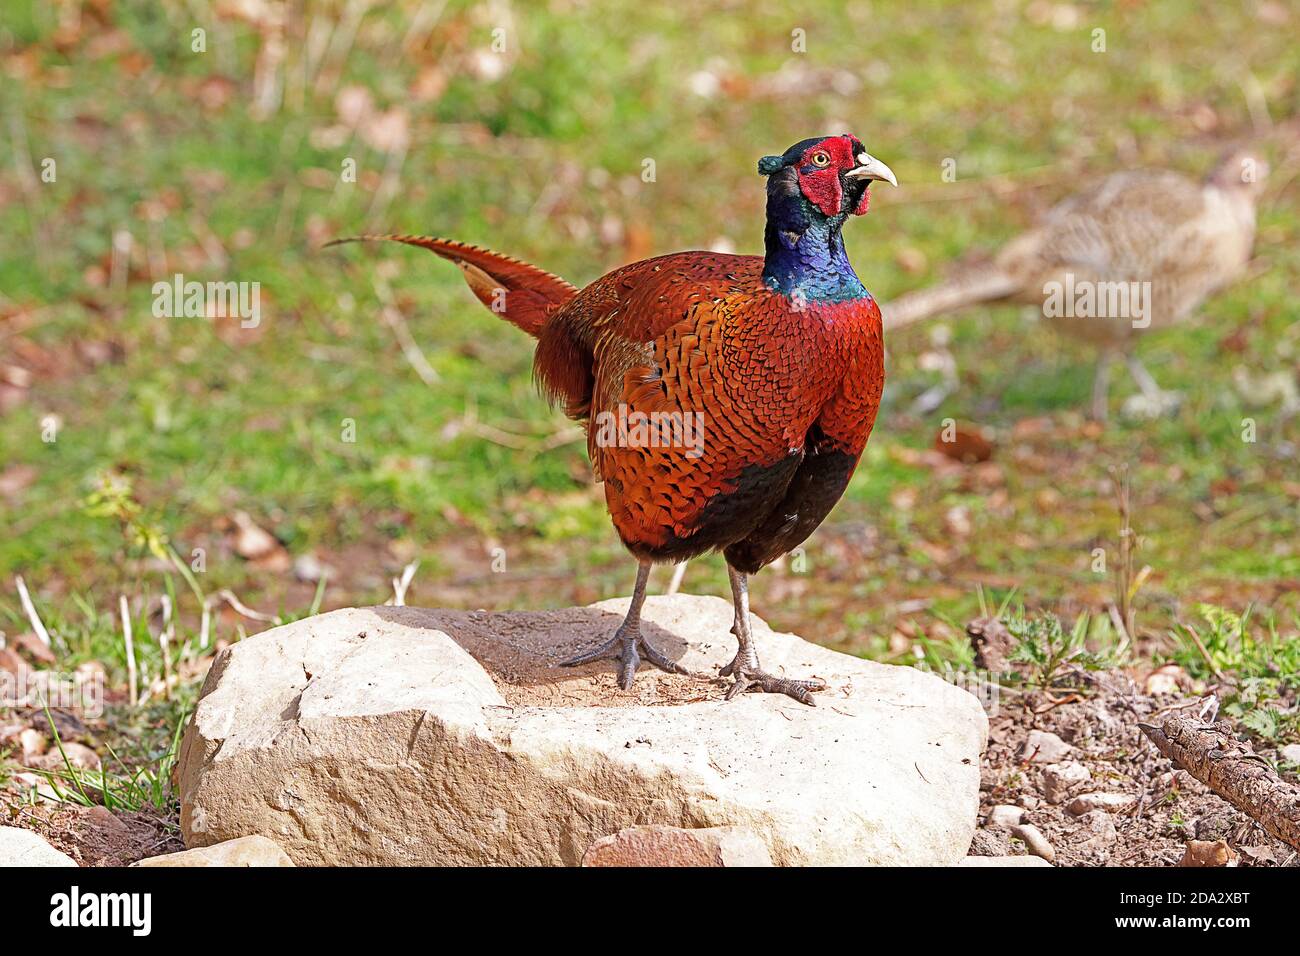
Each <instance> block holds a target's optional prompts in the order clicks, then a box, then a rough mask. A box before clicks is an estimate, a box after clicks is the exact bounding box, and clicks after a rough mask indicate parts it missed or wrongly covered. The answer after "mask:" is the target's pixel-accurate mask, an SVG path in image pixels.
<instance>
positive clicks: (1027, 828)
mask: <svg viewBox="0 0 1300 956" xmlns="http://www.w3.org/2000/svg"><path fill="white" fill-rule="evenodd" d="M1011 835H1012V836H1013V837H1016V838H1017V839H1018V840H1021V841H1023V842H1024V844H1025V849H1027V850H1028V851H1029V852H1030V853H1032V854H1033V855H1034V856H1038V857H1042V858H1043V859H1044V860H1046V861H1047V862H1048V863H1051V862H1052V861H1053V860H1055V859H1056V850H1055V849H1053V848H1052V844H1050V843H1048V842H1047V837H1045V836H1043V833H1042V831H1041V830H1039V829H1038V827H1036V826H1033V825H1031V824H1028V823H1022V824H1020V825H1019V826H1015V827H1012V828H1011Z"/></svg>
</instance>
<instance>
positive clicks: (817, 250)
mask: <svg viewBox="0 0 1300 956" xmlns="http://www.w3.org/2000/svg"><path fill="white" fill-rule="evenodd" d="M758 171H759V172H760V173H762V174H763V175H764V176H766V177H767V234H766V237H765V238H766V247H767V254H766V257H765V264H764V270H763V277H764V280H765V281H766V282H767V284H768V285H769V286H770V287H772V288H774V289H776V290H777V291H780V292H783V293H785V294H787V295H793V294H800V295H802V296H804V297H806V298H817V299H832V300H838V299H845V298H857V297H860V296H862V295H865V294H866V290H865V289H864V288H862V284H861V283H860V282H859V281H858V277H857V276H856V275H854V273H853V269H852V267H851V266H849V262H848V258H847V257H846V256H845V253H844V242H843V240H842V239H841V238H840V228H841V227H842V226H843V225H844V222H845V220H846V219H848V217H849V216H850V215H853V216H861V215H863V214H864V213H866V211H867V206H868V205H869V203H870V188H871V183H872V182H873V181H876V180H879V181H881V182H887V183H889V184H890V185H891V186H897V185H898V180H897V178H895V176H894V173H893V170H891V169H890V168H889V167H888V166H886V165H885V164H884V163H882V162H881V161H880V160H878V159H876V158H875V157H873V156H872V155H871V154H870V153H868V152H867V150H866V147H865V146H863V145H862V141H861V140H860V139H858V138H857V137H856V136H850V135H844V136H818V137H813V138H812V139H805V140H803V141H802V142H799V143H795V144H794V145H793V146H791V147H790V148H789V149H787V150H786V151H785V152H784V153H782V154H781V155H780V156H764V157H763V158H762V159H760V160H759V161H758Z"/></svg>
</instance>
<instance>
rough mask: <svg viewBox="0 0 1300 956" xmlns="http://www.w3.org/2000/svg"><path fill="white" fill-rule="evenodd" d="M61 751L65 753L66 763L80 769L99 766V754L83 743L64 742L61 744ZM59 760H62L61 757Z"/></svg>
mask: <svg viewBox="0 0 1300 956" xmlns="http://www.w3.org/2000/svg"><path fill="white" fill-rule="evenodd" d="M63 753H64V754H66V755H67V758H68V763H70V764H72V766H74V767H76V768H78V769H80V770H98V769H99V768H100V760H99V754H97V753H95V751H93V750H91V749H90V748H89V747H87V746H86V745H85V744H78V743H66V744H64V745H63ZM60 760H62V757H60Z"/></svg>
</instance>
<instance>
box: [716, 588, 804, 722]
mask: <svg viewBox="0 0 1300 956" xmlns="http://www.w3.org/2000/svg"><path fill="white" fill-rule="evenodd" d="M727 574H728V575H729V576H730V578H731V600H732V603H733V604H734V606H735V608H736V621H735V623H734V624H732V625H731V633H732V634H735V635H736V640H737V641H739V642H740V648H739V650H737V651H736V656H735V657H734V658H732V660H731V663H730V664H728V665H727V666H726V667H724V668H722V670H721V671H720V673H721V675H722V676H723V677H734V678H735V683H733V684H732V685H731V686H730V687H729V688H727V700H731V699H732V698H733V697H735V696H737V695H738V694H743V693H745V692H746V691H751V690H756V691H762V692H763V693H766V694H786V695H788V696H790V697H793V698H794V699H795V700H797V701H799V702H800V703H804V704H807V705H808V706H809V707H816V706H817V703H816V701H814V700H813V697H812V695H813V693H814V692H816V691H819V690H825V689H826V682H825V681H824V680H821V679H820V678H817V677H814V678H811V679H810V680H789V679H787V678H785V677H777V676H776V675H775V674H769V673H767V671H765V670H763V668H762V667H761V666H759V663H758V650H757V649H756V648H755V647H754V635H753V634H752V633H751V631H750V627H749V579H748V577H747V576H746V575H744V574H742V573H741V572H739V571H737V570H736V569H735V568H733V567H732V566H731V565H730V564H728V565H727Z"/></svg>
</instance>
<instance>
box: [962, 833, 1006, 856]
mask: <svg viewBox="0 0 1300 956" xmlns="http://www.w3.org/2000/svg"><path fill="white" fill-rule="evenodd" d="M966 853H967V855H969V856H1008V855H1010V853H1011V844H1010V843H1009V842H1007V837H1006V831H1005V830H976V831H975V835H974V836H973V837H971V841H970V847H969V848H967V850H966Z"/></svg>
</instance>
